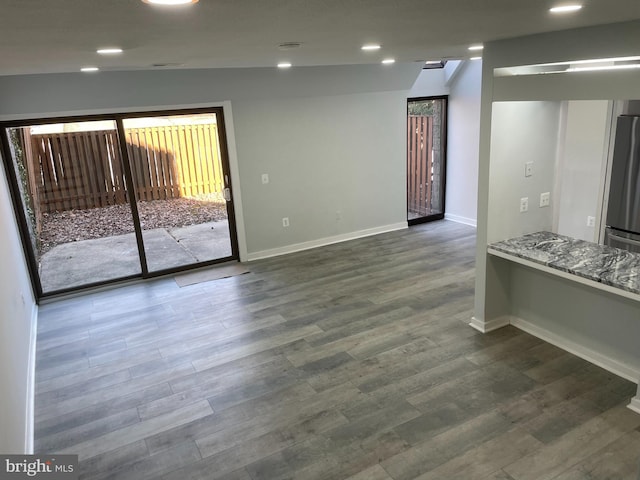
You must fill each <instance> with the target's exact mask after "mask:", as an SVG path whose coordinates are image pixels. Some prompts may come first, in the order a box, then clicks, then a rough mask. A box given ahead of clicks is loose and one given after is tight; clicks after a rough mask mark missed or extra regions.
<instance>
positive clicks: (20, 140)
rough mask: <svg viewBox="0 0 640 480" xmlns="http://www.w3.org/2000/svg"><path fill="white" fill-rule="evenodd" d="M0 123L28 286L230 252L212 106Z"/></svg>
mask: <svg viewBox="0 0 640 480" xmlns="http://www.w3.org/2000/svg"><path fill="white" fill-rule="evenodd" d="M3 127H4V128H2V133H3V135H2V144H3V153H4V155H3V158H4V159H5V166H6V168H5V170H6V171H7V173H8V177H9V178H8V180H9V183H10V186H11V190H12V196H13V201H14V205H15V207H16V211H17V213H18V223H19V225H20V227H21V233H22V237H23V244H24V247H25V250H26V251H27V253H28V257H29V261H30V270H31V273H32V276H33V277H34V286H35V287H36V291H37V292H38V295H39V296H46V295H50V294H54V293H61V292H66V291H71V290H75V289H78V288H85V287H90V286H96V285H101V284H104V283H109V282H113V281H116V280H123V279H129V278H135V277H140V276H142V277H147V276H153V275H157V274H161V273H170V272H175V271H180V270H184V269H186V268H193V267H196V266H204V265H209V264H213V263H217V262H221V261H227V260H233V259H237V258H238V252H237V246H236V245H237V242H236V237H235V223H234V218H233V204H232V201H231V198H232V195H231V185H230V178H229V170H228V161H227V150H226V143H225V137H224V118H223V116H222V109H209V110H207V111H206V112H203V111H192V112H184V113H183V112H171V114H162V113H161V114H158V115H149V114H145V115H144V116H142V115H140V116H135V115H126V116H124V115H123V116H118V115H113V116H99V117H92V118H91V119H73V118H72V119H60V120H56V121H55V122H53V121H48V122H45V121H37V120H35V121H27V122H21V123H19V124H4V125H3Z"/></svg>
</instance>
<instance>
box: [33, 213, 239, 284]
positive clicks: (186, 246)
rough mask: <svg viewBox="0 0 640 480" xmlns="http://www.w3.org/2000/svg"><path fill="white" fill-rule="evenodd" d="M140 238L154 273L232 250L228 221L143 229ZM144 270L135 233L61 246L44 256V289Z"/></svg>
mask: <svg viewBox="0 0 640 480" xmlns="http://www.w3.org/2000/svg"><path fill="white" fill-rule="evenodd" d="M142 237H143V240H144V247H145V253H146V257H147V265H148V268H149V271H150V272H156V271H160V270H164V269H168V268H176V267H180V266H184V265H191V264H194V263H199V262H205V261H209V260H214V259H217V258H224V257H228V256H230V255H231V242H230V239H229V238H230V237H229V223H228V221H227V220H224V221H219V222H208V223H202V224H199V225H190V226H187V227H180V228H172V229H164V228H156V229H153V230H144V231H143V234H142ZM140 273H141V267H140V259H139V256H138V247H137V243H136V238H135V234H134V233H128V234H125V235H117V236H113V237H105V238H99V239H93V240H81V241H79V242H71V243H65V244H63V245H58V246H57V247H54V248H53V249H52V250H50V251H49V252H47V253H45V254H44V255H43V256H42V258H41V260H40V281H41V282H42V290H43V292H45V293H47V292H53V291H56V290H61V289H66V288H70V287H77V286H80V285H86V284H89V283H95V282H102V281H106V280H113V279H117V278H123V277H129V276H132V275H139V274H140Z"/></svg>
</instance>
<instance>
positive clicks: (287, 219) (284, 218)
mask: <svg viewBox="0 0 640 480" xmlns="http://www.w3.org/2000/svg"><path fill="white" fill-rule="evenodd" d="M282 226H283V227H288V226H289V217H283V218H282Z"/></svg>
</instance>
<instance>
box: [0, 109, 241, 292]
mask: <svg viewBox="0 0 640 480" xmlns="http://www.w3.org/2000/svg"><path fill="white" fill-rule="evenodd" d="M224 110H225V109H224V107H223V106H210V107H198V108H182V109H181V108H170V109H164V110H163V109H153V110H135V111H127V112H119V113H103V114H88V115H70V116H59V117H58V116H54V117H39V118H32V119H19V120H6V121H0V148H1V151H2V160H3V166H4V170H5V172H6V175H5V176H6V178H7V184H8V186H9V193H10V196H11V203H12V206H13V211H14V217H15V220H16V223H17V225H18V230H19V232H20V241H21V244H22V249H23V251H24V252H25V259H26V262H27V269H28V271H29V277H30V280H31V286H32V290H33V293H34V296H35V298H36V302H38V303H39V301H40V300H41V299H45V298H49V297H56V296H61V295H66V294H69V293H76V292H80V291H85V290H90V289H95V288H97V287H104V286H108V285H114V284H118V283H122V282H126V281H130V280H136V279H150V278H155V277H160V276H166V275H171V274H174V273H178V272H184V271H188V270H193V269H196V268H202V267H206V266H211V265H215V264H218V263H224V262H229V261H234V260H235V261H239V260H240V252H239V246H238V245H239V244H238V233H237V220H236V218H235V208H234V203H235V202H234V199H235V195H234V191H233V184H234V183H235V182H234V181H233V178H234V177H233V176H232V169H231V162H230V160H229V145H228V139H227V129H226V124H225V116H224ZM206 113H209V114H210V113H215V115H216V124H217V125H218V138H219V143H220V162H221V164H222V170H223V174H224V176H225V187H226V188H229V191H230V194H231V195H230V200H229V201H227V202H226V208H227V218H228V222H229V240H230V243H231V252H232V253H231V256H229V257H224V258H221V259H214V260H209V261H204V262H197V263H192V264H188V265H181V266H178V267H174V268H168V269H163V270H157V271H153V272H149V271H148V268H147V263H146V258H145V251H144V243H143V240H142V228H141V225H140V217H139V213H138V209H137V200H136V198H137V195H136V190H135V185H134V182H133V179H132V178H131V172H132V171H131V165H130V160H129V153H128V151H127V148H126V138H125V135H124V126H123V120H124V119H127V118H139V117H152V116H169V115H194V114H206ZM89 121H113V122H114V123H115V125H116V130H117V132H118V142H119V147H120V154H121V156H122V162H123V166H124V178H125V182H126V186H127V190H128V191H130V192H132V194H131V195H129V207H130V209H131V215H132V221H133V226H134V232H135V236H136V243H137V247H138V253H139V257H140V267H141V270H142V272H141V273H140V274H135V275H128V276H125V277H119V278H116V279H111V280H105V281H99V282H92V283H87V284H84V285H81V286H78V287H70V288H65V289H60V290H55V291H51V292H43V290H42V284H41V282H40V274H39V272H38V262H37V255H36V252H35V251H34V249H33V244H32V242H31V240H30V232H29V225H28V222H27V219H26V217H25V214H24V205H23V201H22V198H21V193H20V188H19V179H18V177H17V174H16V169H15V166H14V159H13V156H12V154H11V148H10V140H9V135H8V129H11V128H20V127H28V126H32V125H46V124H51V123H73V122H89Z"/></svg>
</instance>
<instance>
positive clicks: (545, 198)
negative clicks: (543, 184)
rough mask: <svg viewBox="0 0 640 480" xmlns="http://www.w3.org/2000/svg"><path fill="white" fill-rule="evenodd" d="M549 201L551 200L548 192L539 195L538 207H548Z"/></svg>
mask: <svg viewBox="0 0 640 480" xmlns="http://www.w3.org/2000/svg"><path fill="white" fill-rule="evenodd" d="M550 199H551V194H550V193H549V192H544V193H541V194H540V207H548V206H549V201H550Z"/></svg>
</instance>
